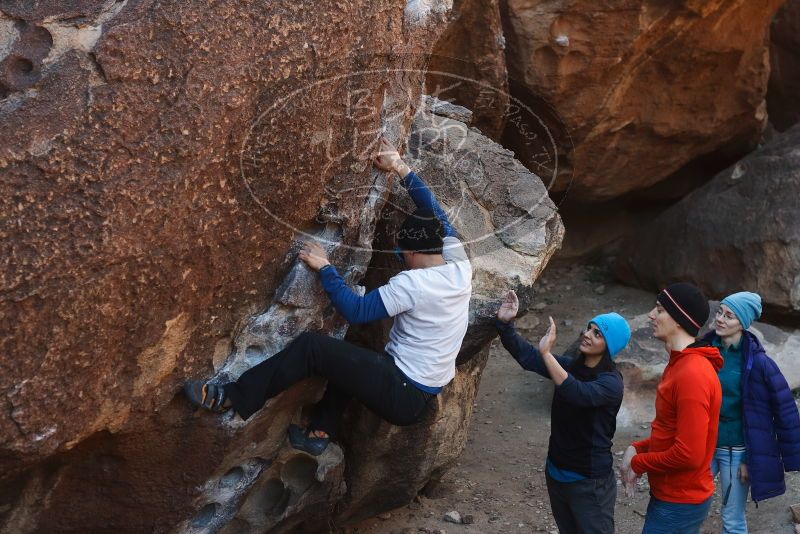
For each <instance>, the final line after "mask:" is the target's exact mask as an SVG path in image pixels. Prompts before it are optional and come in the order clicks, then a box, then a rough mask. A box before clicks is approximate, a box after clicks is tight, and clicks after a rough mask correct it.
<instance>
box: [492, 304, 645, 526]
mask: <svg viewBox="0 0 800 534" xmlns="http://www.w3.org/2000/svg"><path fill="white" fill-rule="evenodd" d="M518 310H519V300H518V299H517V295H516V294H515V293H514V292H513V291H509V292H508V294H507V295H506V297H505V299H504V300H503V302H502V304H501V306H500V309H499V310H498V312H497V321H496V322H495V326H496V328H497V331H498V333H499V334H500V341H501V342H502V343H503V347H505V348H506V350H508V352H509V353H510V354H511V355H512V356H513V357H514V359H515V360H517V362H518V363H519V364H520V365H521V366H522V368H523V369H525V370H528V371H533V372H535V373H538V374H539V375H541V376H543V377H545V378H549V379H550V380H552V381H553V384H555V390H554V392H553V403H552V406H551V409H550V445H549V447H548V450H547V462H546V464H545V475H546V481H547V492H548V495H549V496H550V508H551V510H552V512H553V517H554V518H555V520H556V524H557V525H558V529H559V531H560V532H602V533H608V534H612V533H613V532H614V503H615V501H616V496H617V480H616V476H615V473H614V459H613V455H612V454H611V440H612V439H613V438H614V433H615V432H616V430H617V426H616V417H617V412H619V408H620V405H621V404H622V393H623V384H622V374H620V372H619V371H618V370H617V368H616V364H615V363H614V358H615V357H616V356H617V354H618V353H619V352H620V351H621V350H622V349H623V348H625V345H627V343H628V340H629V339H630V337H631V329H630V327H629V326H628V323H627V321H625V319H623V318H622V316H621V315H619V314H618V313H604V314H602V315H598V316H597V317H595V318H593V319H592V320H591V321H589V324H588V325H587V326H586V329H585V330H584V331H583V332H582V333H581V337H580V344H579V346H578V351H579V354H578V355H577V357H576V358H566V357H563V356H556V355H554V354H553V353H552V352H551V349H552V348H553V344H554V343H555V340H556V325H555V322H554V321H553V318H552V317H551V318H550V328H549V329H548V330H547V333H546V334H545V335H544V337H543V338H542V339H541V341H540V342H539V345H538V347H537V346H535V345H533V344H531V343H528V342H527V341H526V340H524V339H523V338H522V337H521V336H520V335H519V334H518V333H517V332H516V330H515V329H514V324H513V320H514V318H515V317H516V315H517V311H518Z"/></svg>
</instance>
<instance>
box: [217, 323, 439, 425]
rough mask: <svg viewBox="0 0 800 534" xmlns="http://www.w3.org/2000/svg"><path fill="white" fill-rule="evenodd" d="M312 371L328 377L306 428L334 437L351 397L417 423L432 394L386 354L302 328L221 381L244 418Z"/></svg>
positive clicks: (396, 420) (399, 420)
mask: <svg viewBox="0 0 800 534" xmlns="http://www.w3.org/2000/svg"><path fill="white" fill-rule="evenodd" d="M312 376H321V377H323V378H326V379H327V380H328V387H327V389H326V390H325V394H324V395H323V397H322V399H321V400H320V401H319V402H318V403H317V405H316V406H315V408H314V412H313V414H312V418H311V424H310V425H309V429H310V430H322V431H324V432H327V433H328V435H330V436H331V437H332V438H335V437H336V427H337V425H338V420H339V417H340V415H341V413H342V411H344V409H345V407H346V406H347V403H348V402H349V401H350V399H351V398H355V399H356V400H358V401H359V402H361V403H362V404H363V405H364V406H366V407H367V408H369V409H370V410H372V411H373V412H375V413H376V414H377V415H379V416H380V417H381V418H383V419H385V420H386V421H388V422H390V423H392V424H394V425H398V426H406V425H412V424H414V423H417V422H418V421H419V420H420V419H421V418H422V416H423V414H424V413H425V412H424V410H425V406H426V405H427V402H428V400H429V399H430V398H431V397H432V396H433V395H431V394H429V393H425V392H423V391H422V390H420V389H419V388H417V387H416V386H414V385H413V384H411V383H410V382H408V379H407V378H406V377H405V376H403V373H401V372H400V370H399V369H398V368H397V366H396V365H395V363H394V359H393V358H392V357H391V356H389V355H387V354H379V353H377V352H374V351H371V350H368V349H365V348H362V347H358V346H356V345H353V344H352V343H348V342H346V341H342V340H339V339H334V338H331V337H328V336H324V335H322V334H317V333H313V332H306V333H304V334H301V335H300V336H298V337H297V339H295V340H294V341H292V342H291V343H290V344H289V345H288V346H287V347H286V348H285V349H283V350H282V351H280V352H279V353H277V354H276V355H274V356H272V357H271V358H269V359H267V360H264V361H263V362H261V363H260V364H258V365H256V366H255V367H253V368H251V369H249V370H247V371H246V372H245V373H244V374H243V375H242V376H241V377H239V380H237V381H236V382H234V383H230V384H226V385H225V393H226V394H227V396H228V397H229V398H230V399H231V402H233V408H234V410H236V413H238V414H239V415H240V416H241V417H242V418H243V419H248V418H249V417H250V416H251V415H253V414H254V413H255V412H257V411H258V410H260V409H261V407H262V406H264V403H265V402H266V401H267V399H270V398H272V397H274V396H275V395H277V394H278V393H281V392H282V391H284V390H286V389H287V388H289V386H291V385H293V384H295V383H296V382H299V381H300V380H303V379H305V378H309V377H312Z"/></svg>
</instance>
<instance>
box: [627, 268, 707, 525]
mask: <svg viewBox="0 0 800 534" xmlns="http://www.w3.org/2000/svg"><path fill="white" fill-rule="evenodd" d="M708 314H709V308H708V301H707V300H706V297H705V296H704V295H703V293H702V292H701V291H700V290H699V289H698V288H696V287H695V286H693V285H691V284H685V283H680V284H672V285H670V286H668V287H667V288H666V289H664V290H663V291H661V293H659V294H658V298H657V299H656V306H655V308H653V310H652V311H651V312H650V313H649V314H648V318H649V319H650V324H651V325H652V327H653V335H654V336H655V337H656V338H657V339H660V340H661V341H663V342H664V344H665V345H666V349H667V352H669V363H667V366H666V368H665V369H664V373H663V375H662V376H661V381H660V382H659V384H658V388H657V389H656V418H655V419H654V420H653V423H652V425H651V431H650V437H649V438H647V439H644V440H642V441H637V442H635V443H633V444H632V445H631V446H630V447H628V450H627V451H626V452H625V456H624V457H623V460H622V478H623V482H625V484H626V487H628V488H630V487H631V485H632V484H633V482H634V481H635V480H636V478H637V477H639V476H641V475H642V474H644V473H647V476H648V479H649V482H650V503H649V504H648V506H647V516H646V518H645V522H644V528H643V530H642V534H661V533H668V532H669V533H675V532H680V533H681V534H693V533H699V532H700V526H701V525H702V524H703V521H704V520H705V518H706V515H707V514H708V510H709V508H710V507H711V500H712V494H713V493H714V482H713V479H712V476H711V458H712V456H713V455H714V447H715V446H716V443H717V422H718V420H719V410H720V404H721V402H722V390H721V387H720V383H719V378H718V377H717V372H718V371H719V369H720V368H721V367H722V363H723V360H722V356H721V355H720V353H719V350H717V349H716V348H715V347H712V346H711V345H709V344H706V343H702V342H696V337H697V334H698V333H699V331H700V327H701V326H702V325H704V324H705V322H706V321H707V320H708Z"/></svg>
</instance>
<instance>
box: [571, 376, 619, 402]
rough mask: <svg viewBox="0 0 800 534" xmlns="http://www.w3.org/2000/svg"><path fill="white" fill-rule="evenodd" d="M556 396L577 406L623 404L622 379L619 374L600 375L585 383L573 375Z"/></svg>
mask: <svg viewBox="0 0 800 534" xmlns="http://www.w3.org/2000/svg"><path fill="white" fill-rule="evenodd" d="M556 394H557V395H559V396H560V397H561V398H562V399H564V400H565V401H567V402H569V403H570V404H574V405H576V406H587V407H588V406H592V407H597V406H613V405H615V404H619V403H620V402H622V377H621V376H620V375H618V374H617V373H600V374H599V375H598V376H597V378H596V379H595V380H592V381H590V382H583V381H581V380H578V379H576V378H575V377H574V376H572V375H571V374H567V379H566V380H564V381H563V382H562V383H561V385H558V386H556Z"/></svg>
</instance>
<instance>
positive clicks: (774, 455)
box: [704, 330, 800, 502]
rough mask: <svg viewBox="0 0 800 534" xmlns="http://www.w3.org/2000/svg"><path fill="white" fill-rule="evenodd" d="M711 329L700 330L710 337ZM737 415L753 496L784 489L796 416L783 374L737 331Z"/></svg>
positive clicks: (796, 437) (795, 459) (798, 460)
mask: <svg viewBox="0 0 800 534" xmlns="http://www.w3.org/2000/svg"><path fill="white" fill-rule="evenodd" d="M715 336H716V334H715V333H714V332H713V331H712V332H709V333H708V334H707V335H706V336H705V338H704V339H705V340H706V341H708V342H711V340H712V339H713V338H714V337H715ZM742 419H743V423H744V440H745V445H746V446H747V462H748V465H747V471H748V474H749V475H750V484H751V486H750V494H751V496H752V498H753V501H755V502H758V501H763V500H764V499H769V498H770V497H777V496H778V495H782V494H783V493H784V492H785V491H786V485H785V483H784V477H783V472H784V470H785V471H800V416H799V415H798V411H797V405H796V404H795V402H794V397H792V392H791V390H790V389H789V385H788V384H787V383H786V379H785V378H784V377H783V374H781V371H780V369H779V368H778V365H777V364H776V363H775V362H774V361H773V360H772V358H770V357H769V356H767V354H766V352H765V351H764V347H762V346H761V342H760V341H759V340H758V338H757V337H756V336H755V335H753V334H751V333H750V332H748V331H746V330H745V331H744V332H743V336H742Z"/></svg>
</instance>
